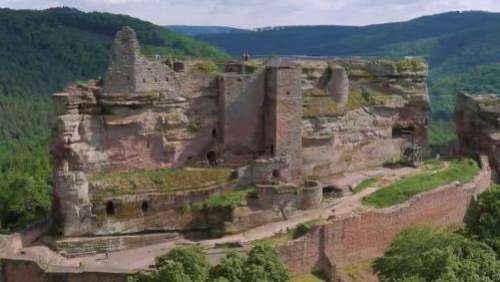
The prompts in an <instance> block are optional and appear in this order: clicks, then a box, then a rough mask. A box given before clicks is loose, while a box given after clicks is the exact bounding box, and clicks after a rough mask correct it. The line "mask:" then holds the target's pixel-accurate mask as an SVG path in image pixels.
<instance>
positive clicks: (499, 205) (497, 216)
mask: <svg viewBox="0 0 500 282" xmlns="http://www.w3.org/2000/svg"><path fill="white" fill-rule="evenodd" d="M467 232H468V233H469V234H470V235H472V237H474V238H477V239H478V240H481V241H483V242H485V243H486V244H488V245H490V246H491V247H492V248H493V249H494V250H495V251H496V252H497V254H498V255H499V256H500V186H498V185H497V186H494V187H493V188H492V189H491V190H490V191H487V192H484V193H483V194H481V195H480V196H479V198H478V199H477V202H475V203H474V204H473V205H472V207H471V209H470V210H469V214H468V220H467Z"/></svg>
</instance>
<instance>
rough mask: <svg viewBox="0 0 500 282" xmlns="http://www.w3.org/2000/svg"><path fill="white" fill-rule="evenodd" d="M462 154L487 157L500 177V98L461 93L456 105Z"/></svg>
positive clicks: (492, 95)
mask: <svg viewBox="0 0 500 282" xmlns="http://www.w3.org/2000/svg"><path fill="white" fill-rule="evenodd" d="M456 124H457V134H458V140H459V150H460V152H461V153H462V154H465V155H473V156H477V155H479V154H485V155H487V156H488V157H489V159H490V165H491V167H492V168H493V169H494V170H495V171H496V177H497V178H498V176H499V175H500V96H499V95H494V94H490V95H470V94H468V93H464V92H463V93H460V94H459V95H458V96H457V103H456Z"/></svg>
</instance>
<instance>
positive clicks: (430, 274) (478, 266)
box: [374, 228, 500, 282]
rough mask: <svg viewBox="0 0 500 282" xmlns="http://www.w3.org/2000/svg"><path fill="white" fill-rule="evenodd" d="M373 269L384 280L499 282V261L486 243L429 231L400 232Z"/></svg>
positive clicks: (419, 229) (426, 229)
mask: <svg viewBox="0 0 500 282" xmlns="http://www.w3.org/2000/svg"><path fill="white" fill-rule="evenodd" d="M374 269H375V271H376V272H377V274H378V275H379V278H380V280H381V281H382V282H385V281H391V282H392V281H408V282H409V281H412V282H414V281H415V282H416V281H440V282H444V281H470V282H473V281H500V261H499V260H498V259H497V257H496V253H495V252H494V251H493V250H492V249H491V248H490V247H489V246H487V245H486V244H484V243H481V242H478V241H474V240H471V239H469V238H466V237H464V236H463V235H460V234H456V233H450V232H442V231H436V230H433V229H429V228H410V229H408V230H405V231H403V232H401V233H400V234H399V235H398V236H396V238H395V239H394V241H393V242H392V243H391V246H390V247H389V250H388V251H387V252H386V253H385V255H384V256H383V257H382V258H379V259H377V260H376V261H375V262H374Z"/></svg>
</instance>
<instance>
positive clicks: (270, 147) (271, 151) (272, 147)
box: [269, 144, 274, 156]
mask: <svg viewBox="0 0 500 282" xmlns="http://www.w3.org/2000/svg"><path fill="white" fill-rule="evenodd" d="M269 152H270V153H271V156H274V144H271V145H270V146H269Z"/></svg>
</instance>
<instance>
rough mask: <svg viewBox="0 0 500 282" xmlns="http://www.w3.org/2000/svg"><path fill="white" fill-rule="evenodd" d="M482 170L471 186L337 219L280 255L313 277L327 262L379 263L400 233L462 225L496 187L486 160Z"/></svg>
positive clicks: (453, 186)
mask: <svg viewBox="0 0 500 282" xmlns="http://www.w3.org/2000/svg"><path fill="white" fill-rule="evenodd" d="M481 167H482V170H481V171H480V172H479V174H478V175H477V176H476V177H475V178H474V180H473V181H472V182H470V183H465V184H460V183H453V184H449V185H445V186H443V187H440V188H437V189H434V190H432V191H430V192H427V193H424V194H421V195H418V196H416V197H414V198H413V199H411V200H410V201H408V202H406V203H403V204H401V205H398V206H394V207H390V208H385V209H380V210H374V211H369V212H363V213H361V214H355V215H351V216H348V217H346V218H338V219H333V221H331V222H329V223H327V224H325V225H321V226H318V227H316V228H314V229H313V230H311V232H310V233H309V234H308V235H306V236H305V237H303V238H300V239H298V240H295V241H292V242H289V243H287V244H286V245H283V246H279V247H278V252H279V253H280V256H281V257H282V259H283V260H284V261H285V263H286V265H287V266H288V269H289V270H290V271H292V273H294V274H295V273H307V272H310V271H311V270H312V269H314V267H318V266H321V265H323V263H324V261H322V260H323V259H324V258H325V257H326V256H328V257H329V258H330V259H331V260H333V263H334V264H335V265H336V267H344V266H348V265H352V264H355V263H358V262H362V261H366V260H369V259H373V258H376V257H379V256H381V255H383V253H384V251H385V250H386V249H387V247H388V246H389V244H390V242H391V241H392V239H393V238H394V237H395V236H396V235H397V234H398V233H399V232H401V231H402V230H403V229H406V228H408V227H410V226H413V225H428V226H448V225H452V224H460V223H462V222H463V220H464V217H465V215H466V212H467V208H468V207H469V205H470V203H471V201H473V199H474V198H475V197H476V196H477V195H478V194H480V193H482V192H483V191H485V190H486V189H488V188H489V187H490V186H491V169H490V168H489V165H488V161H487V158H486V157H484V156H483V157H482V158H481Z"/></svg>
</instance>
